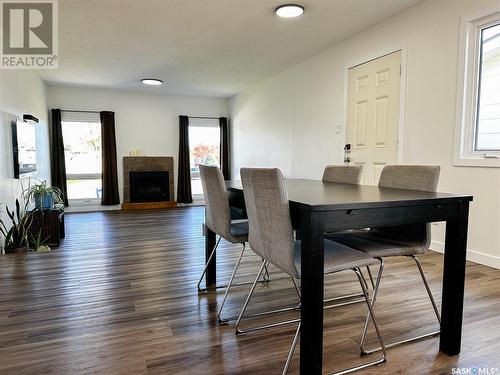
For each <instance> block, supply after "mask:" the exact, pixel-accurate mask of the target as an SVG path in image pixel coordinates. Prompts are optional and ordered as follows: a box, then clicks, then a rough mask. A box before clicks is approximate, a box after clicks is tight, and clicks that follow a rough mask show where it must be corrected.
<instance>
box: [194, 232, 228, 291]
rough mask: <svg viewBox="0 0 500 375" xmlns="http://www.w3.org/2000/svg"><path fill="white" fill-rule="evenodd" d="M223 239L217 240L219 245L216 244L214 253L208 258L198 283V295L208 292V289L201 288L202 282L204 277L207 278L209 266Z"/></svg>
mask: <svg viewBox="0 0 500 375" xmlns="http://www.w3.org/2000/svg"><path fill="white" fill-rule="evenodd" d="M221 238H222V237H219V239H218V240H217V243H216V244H215V246H214V249H213V250H212V252H211V253H210V256H209V257H208V261H207V264H205V268H204V269H203V273H202V274H201V277H200V281H198V285H197V286H198V293H201V292H205V291H206V290H207V289H206V288H204V289H202V288H200V285H201V282H202V281H203V276H205V273H206V272H207V268H208V265H209V264H210V262H211V261H212V257H213V256H214V254H215V250H217V246H219V242H220V240H221Z"/></svg>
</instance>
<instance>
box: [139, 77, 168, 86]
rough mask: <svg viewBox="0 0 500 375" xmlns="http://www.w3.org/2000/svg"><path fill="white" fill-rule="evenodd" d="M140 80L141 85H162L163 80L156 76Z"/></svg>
mask: <svg viewBox="0 0 500 375" xmlns="http://www.w3.org/2000/svg"><path fill="white" fill-rule="evenodd" d="M141 82H142V84H143V85H148V86H161V85H163V81H162V80H161V79H156V78H144V79H141Z"/></svg>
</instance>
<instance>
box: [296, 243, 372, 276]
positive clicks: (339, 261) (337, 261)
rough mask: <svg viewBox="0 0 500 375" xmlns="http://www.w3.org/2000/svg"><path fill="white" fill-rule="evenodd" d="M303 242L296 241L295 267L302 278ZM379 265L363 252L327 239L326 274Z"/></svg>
mask: <svg viewBox="0 0 500 375" xmlns="http://www.w3.org/2000/svg"><path fill="white" fill-rule="evenodd" d="M301 245H302V241H300V240H297V241H295V266H296V267H297V271H298V273H299V275H298V276H299V277H300V272H301V270H300V257H301ZM374 264H378V261H377V260H376V259H373V257H371V256H369V255H368V254H365V253H363V252H361V251H358V250H354V249H351V248H349V247H347V246H344V245H342V244H340V243H337V242H333V241H330V240H326V239H325V271H324V272H325V274H327V273H334V272H339V271H346V270H350V269H353V268H360V267H365V266H371V265H374Z"/></svg>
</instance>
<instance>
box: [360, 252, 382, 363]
mask: <svg viewBox="0 0 500 375" xmlns="http://www.w3.org/2000/svg"><path fill="white" fill-rule="evenodd" d="M376 259H377V260H378V261H379V262H380V266H379V270H378V274H377V281H376V282H375V287H374V288H373V295H372V298H371V305H372V306H375V301H376V300H377V294H378V290H379V288H380V281H381V280H382V273H383V272H384V259H383V258H376ZM369 323H370V314H368V315H367V316H366V320H365V325H364V327H363V334H362V335H361V342H360V350H361V354H368V352H366V351H365V349H364V345H365V340H366V334H367V332H368V324H369Z"/></svg>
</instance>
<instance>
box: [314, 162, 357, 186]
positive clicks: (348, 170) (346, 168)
mask: <svg viewBox="0 0 500 375" xmlns="http://www.w3.org/2000/svg"><path fill="white" fill-rule="evenodd" d="M361 172H362V167H361V166H359V165H327V166H326V167H325V171H324V172H323V182H333V183H337V184H351V185H358V184H359V181H360V180H361Z"/></svg>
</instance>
